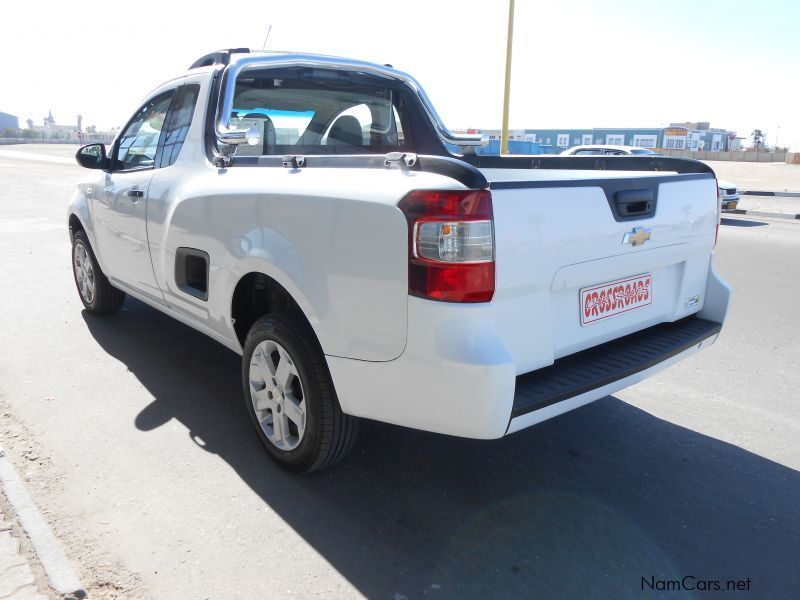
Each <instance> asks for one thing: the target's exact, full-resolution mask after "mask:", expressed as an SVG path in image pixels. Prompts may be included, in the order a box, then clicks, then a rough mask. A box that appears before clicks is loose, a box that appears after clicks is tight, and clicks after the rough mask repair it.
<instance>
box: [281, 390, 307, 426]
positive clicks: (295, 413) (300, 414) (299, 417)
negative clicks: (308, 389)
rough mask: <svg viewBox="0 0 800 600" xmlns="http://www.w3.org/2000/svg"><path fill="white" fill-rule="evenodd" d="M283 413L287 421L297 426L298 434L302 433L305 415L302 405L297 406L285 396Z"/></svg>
mask: <svg viewBox="0 0 800 600" xmlns="http://www.w3.org/2000/svg"><path fill="white" fill-rule="evenodd" d="M283 412H284V414H285V415H286V418H287V419H289V420H290V421H292V422H293V423H294V424H295V425H297V431H298V432H301V431H303V428H304V427H305V424H306V423H305V422H306V413H305V409H304V407H303V406H302V405H301V406H298V405H297V404H295V403H294V401H293V400H292V399H291V398H289V397H288V396H287V397H286V399H285V400H284V401H283Z"/></svg>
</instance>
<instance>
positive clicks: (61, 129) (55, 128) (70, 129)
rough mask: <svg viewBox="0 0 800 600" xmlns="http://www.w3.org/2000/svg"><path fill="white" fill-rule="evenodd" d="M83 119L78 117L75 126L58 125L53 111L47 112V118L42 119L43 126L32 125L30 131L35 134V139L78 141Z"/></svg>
mask: <svg viewBox="0 0 800 600" xmlns="http://www.w3.org/2000/svg"><path fill="white" fill-rule="evenodd" d="M82 119H83V117H81V116H80V115H78V117H77V124H75V125H58V124H57V123H56V120H55V117H53V111H52V110H50V111H47V116H46V117H44V119H42V122H43V125H34V126H33V127H31V129H32V130H33V131H34V132H36V133H35V137H37V138H42V139H47V140H72V139H74V140H78V139H79V135H78V133H79V132H80V131H81V121H82Z"/></svg>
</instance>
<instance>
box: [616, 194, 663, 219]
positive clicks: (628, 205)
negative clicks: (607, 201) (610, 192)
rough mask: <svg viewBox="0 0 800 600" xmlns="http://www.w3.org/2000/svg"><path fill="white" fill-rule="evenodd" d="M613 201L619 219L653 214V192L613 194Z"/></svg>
mask: <svg viewBox="0 0 800 600" xmlns="http://www.w3.org/2000/svg"><path fill="white" fill-rule="evenodd" d="M614 201H615V204H616V205H617V213H618V214H619V216H620V217H638V216H642V215H648V216H649V215H652V213H653V212H655V199H654V198H653V190H624V191H622V192H617V193H616V194H614Z"/></svg>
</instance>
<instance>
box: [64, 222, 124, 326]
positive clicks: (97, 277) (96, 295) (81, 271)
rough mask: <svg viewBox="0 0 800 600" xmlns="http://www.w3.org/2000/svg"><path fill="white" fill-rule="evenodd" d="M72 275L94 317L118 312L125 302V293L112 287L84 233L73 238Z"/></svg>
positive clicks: (88, 309) (78, 232) (76, 233)
mask: <svg viewBox="0 0 800 600" xmlns="http://www.w3.org/2000/svg"><path fill="white" fill-rule="evenodd" d="M72 274H73V275H74V276H75V285H76V286H77V287H78V294H79V295H80V297H81V302H83V306H85V307H86V310H87V311H89V312H90V313H92V314H93V315H106V314H109V313H113V312H116V311H117V310H119V307H120V306H122V303H123V302H125V292H122V291H120V290H118V289H117V288H115V287H114V286H112V285H111V284H110V283H109V282H108V279H106V276H105V275H103V272H102V271H101V270H100V266H99V265H98V264H97V259H96V258H95V256H94V253H93V252H92V248H91V246H89V241H88V240H87V239H86V234H85V233H84V232H83V231H76V232H75V235H73V236H72Z"/></svg>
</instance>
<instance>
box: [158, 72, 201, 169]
mask: <svg viewBox="0 0 800 600" xmlns="http://www.w3.org/2000/svg"><path fill="white" fill-rule="evenodd" d="M199 95H200V86H199V85H197V84H194V83H193V84H189V85H184V86H181V87H180V88H178V93H177V94H176V95H175V101H174V102H173V103H172V112H171V113H170V117H169V122H168V123H167V130H166V134H165V135H166V137H165V138H164V150H163V151H162V153H161V164H160V165H159V166H161V167H166V166H169V165H174V164H175V161H176V160H178V155H179V154H180V152H181V148H182V147H183V142H184V141H185V140H186V134H187V133H189V126H190V125H191V124H192V115H194V107H195V105H196V104H197V97H198V96H199Z"/></svg>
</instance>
